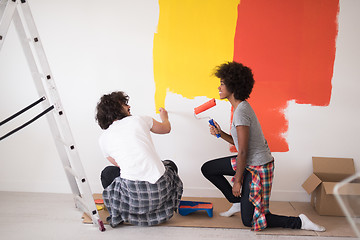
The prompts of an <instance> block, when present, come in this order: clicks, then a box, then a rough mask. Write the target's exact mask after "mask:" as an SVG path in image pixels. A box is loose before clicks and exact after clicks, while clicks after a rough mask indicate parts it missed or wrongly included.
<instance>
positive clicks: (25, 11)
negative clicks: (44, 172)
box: [0, 0, 105, 231]
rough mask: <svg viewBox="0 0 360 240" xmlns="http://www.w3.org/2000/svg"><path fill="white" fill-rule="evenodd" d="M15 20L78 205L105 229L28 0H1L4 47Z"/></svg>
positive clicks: (0, 39)
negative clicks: (49, 109) (43, 99)
mask: <svg viewBox="0 0 360 240" xmlns="http://www.w3.org/2000/svg"><path fill="white" fill-rule="evenodd" d="M12 21H13V23H14V25H15V28H16V31H17V33H18V36H19V38H20V41H21V45H22V48H23V51H24V54H25V57H26V60H27V63H28V65H29V68H30V71H31V73H32V78H33V80H34V83H35V86H36V89H37V92H38V95H39V96H40V97H43V98H46V101H44V102H43V103H42V104H43V107H44V108H49V106H50V108H52V109H51V111H50V112H49V113H48V114H46V117H47V120H48V122H49V126H50V130H51V132H52V135H53V138H54V141H55V145H56V148H57V151H58V154H59V156H60V159H61V161H62V165H63V167H64V170H65V173H66V176H67V179H68V181H69V183H70V187H71V190H72V193H73V195H74V201H75V206H76V207H77V208H79V209H80V210H82V211H83V212H85V213H87V214H88V216H90V217H91V219H92V222H93V223H94V224H95V225H96V226H98V227H99V229H100V231H105V227H104V224H103V222H102V220H101V219H100V217H99V213H98V211H97V208H96V205H95V202H94V199H93V196H92V192H91V189H90V185H89V183H88V180H87V178H86V176H85V172H84V168H83V166H82V164H81V160H80V157H79V154H78V151H77V149H76V147H75V142H74V138H73V136H72V133H71V129H70V126H69V123H68V120H67V118H66V114H65V111H64V109H63V107H62V104H61V100H60V96H59V94H58V91H57V88H56V85H55V82H54V77H53V75H52V73H51V71H50V66H49V63H48V60H47V58H46V55H45V51H44V48H43V46H42V44H41V39H40V37H39V34H38V31H37V28H36V25H35V22H34V18H33V16H32V14H31V10H30V7H29V5H28V1H27V0H0V51H1V48H2V46H3V43H4V40H5V38H6V34H7V32H8V29H9V26H10V23H11V22H12Z"/></svg>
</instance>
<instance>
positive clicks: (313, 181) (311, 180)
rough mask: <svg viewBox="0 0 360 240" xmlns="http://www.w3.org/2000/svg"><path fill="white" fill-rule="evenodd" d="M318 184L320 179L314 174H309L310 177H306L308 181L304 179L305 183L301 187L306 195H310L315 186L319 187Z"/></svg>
mask: <svg viewBox="0 0 360 240" xmlns="http://www.w3.org/2000/svg"><path fill="white" fill-rule="evenodd" d="M320 183H321V180H320V178H318V176H316V175H315V174H311V176H310V177H308V179H306V181H305V182H304V183H303V184H302V187H303V188H304V189H305V191H306V192H307V193H308V194H310V193H312V192H313V191H314V190H315V189H316V188H317V186H319V184H320Z"/></svg>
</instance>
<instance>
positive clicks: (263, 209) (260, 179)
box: [231, 158, 274, 231]
mask: <svg viewBox="0 0 360 240" xmlns="http://www.w3.org/2000/svg"><path fill="white" fill-rule="evenodd" d="M231 165H232V167H233V169H234V170H235V171H236V158H233V159H231ZM246 169H247V170H248V171H249V172H250V173H251V176H252V181H251V184H250V194H249V201H250V202H251V203H252V204H253V205H254V207H255V209H254V215H253V221H252V230H254V231H260V230H263V229H265V228H266V227H267V222H266V217H265V215H266V214H267V213H269V212H270V210H269V200H270V194H271V187H272V180H273V176H274V161H271V162H269V163H266V164H264V165H260V166H246Z"/></svg>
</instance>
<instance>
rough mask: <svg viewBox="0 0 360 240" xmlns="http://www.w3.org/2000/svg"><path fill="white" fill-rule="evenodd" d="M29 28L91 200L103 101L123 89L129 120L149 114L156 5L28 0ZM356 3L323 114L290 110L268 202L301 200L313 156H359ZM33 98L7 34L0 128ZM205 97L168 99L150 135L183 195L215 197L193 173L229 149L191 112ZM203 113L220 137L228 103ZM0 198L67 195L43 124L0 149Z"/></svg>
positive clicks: (0, 64)
mask: <svg viewBox="0 0 360 240" xmlns="http://www.w3.org/2000/svg"><path fill="white" fill-rule="evenodd" d="M30 6H31V9H32V13H33V16H34V19H35V21H36V24H37V27H38V30H39V33H40V36H41V39H42V42H43V45H44V48H45V51H46V54H47V57H48V60H49V63H50V66H51V69H52V72H53V75H54V77H55V81H56V84H57V87H58V91H59V93H60V96H61V99H62V103H63V106H64V108H65V111H66V114H67V117H68V120H69V122H70V126H71V128H72V131H73V135H74V138H75V141H76V144H77V148H78V150H79V154H80V157H81V159H82V164H83V166H84V169H85V172H86V175H87V177H88V179H89V181H90V186H91V188H92V190H93V192H101V191H102V188H101V184H100V180H99V175H100V172H101V170H102V168H103V167H105V166H106V165H107V162H106V160H105V159H103V157H102V155H101V153H100V150H99V148H98V145H97V139H98V136H99V134H100V133H101V130H100V128H99V127H98V126H97V124H96V122H95V120H94V114H95V111H94V110H95V105H96V103H97V101H98V99H99V97H100V96H101V95H102V94H103V93H107V92H110V91H113V90H124V91H125V92H127V93H128V94H129V95H130V97H131V98H130V105H131V106H132V113H133V114H146V115H151V116H153V117H155V118H158V116H156V114H155V103H154V92H155V88H154V77H153V62H152V59H153V58H152V49H153V38H154V32H155V31H156V27H157V21H158V14H159V6H158V2H157V1H155V0H152V1H150V0H126V1H125V0H121V1H116V0H107V1H93V0H91V1H89V0H78V1H72V0H61V1H60V0H52V1H45V0H31V1H30ZM359 11H360V1H357V0H343V1H340V13H339V17H338V19H339V33H338V38H337V51H336V59H335V67H334V76H333V80H332V84H333V89H332V97H331V103H330V105H329V106H328V107H314V106H310V105H298V104H296V103H294V102H289V105H288V108H287V109H286V110H285V113H286V116H287V118H288V120H289V131H288V133H287V134H286V137H287V141H288V143H289V148H290V150H289V152H285V153H273V155H274V156H275V159H276V172H275V180H274V185H273V192H272V200H297V201H308V200H309V197H308V195H307V194H306V192H305V191H304V190H303V189H302V187H301V184H302V182H303V181H304V180H305V179H306V178H307V177H308V176H309V175H310V174H311V172H312V163H311V157H312V156H332V157H351V158H354V160H355V164H356V168H357V169H359V168H360V166H359V163H360V152H359V151H358V143H359V141H358V136H359V135H360V127H359V125H358V123H359V122H360V107H359V101H360V96H359V94H358V90H360V70H359V65H360V47H359V42H360V28H359V27H358V23H359V22H360V15H359V14H358V12H359ZM37 99H38V96H37V92H36V90H35V87H34V84H33V82H32V78H31V75H30V72H29V69H28V67H27V63H26V61H25V58H24V56H23V53H22V50H21V46H20V43H19V41H18V38H17V35H16V32H15V30H14V26H11V27H10V30H9V33H8V36H7V37H6V40H5V43H4V46H3V48H2V51H1V52H0V102H1V108H0V120H3V119H5V118H6V117H8V116H10V115H12V114H13V113H15V112H16V111H18V110H20V109H21V108H23V107H25V106H26V105H28V104H30V103H31V102H33V101H35V100H37ZM205 101H207V99H206V98H205V97H197V98H195V99H186V98H183V97H182V96H181V95H177V94H172V93H168V95H167V98H166V106H165V107H166V108H167V109H168V110H169V115H170V120H171V122H172V127H173V131H172V132H171V133H170V134H169V135H161V136H159V135H157V136H155V135H154V136H153V139H154V142H155V144H156V146H157V149H158V152H159V154H160V156H161V157H162V158H164V159H165V158H169V159H172V160H174V161H175V162H176V163H177V164H178V166H179V170H180V175H181V178H182V180H183V182H184V188H185V189H184V195H186V196H218V197H220V196H221V194H220V193H219V191H218V190H216V189H215V188H214V187H213V186H212V185H211V184H210V183H209V182H207V180H205V179H204V178H203V177H202V175H201V172H200V167H201V165H202V164H203V163H204V162H205V161H207V160H209V159H213V158H216V157H221V156H224V155H228V154H229V150H228V145H227V144H226V143H223V142H221V141H220V140H218V139H216V138H214V137H212V136H210V135H209V133H208V127H207V125H208V124H207V121H206V120H205V119H203V120H196V119H195V118H194V116H193V108H194V107H196V106H198V105H199V104H201V103H204V102H205ZM217 106H218V107H216V108H213V109H210V110H209V111H207V112H206V115H209V116H211V117H213V118H215V119H216V120H217V121H218V122H219V123H221V125H222V126H223V128H225V130H226V128H227V129H228V127H227V126H229V119H228V116H229V114H226V113H225V114H224V111H223V110H221V112H220V111H219V110H220V109H228V111H229V113H230V105H229V103H228V102H224V101H217ZM41 110H42V107H41V106H38V107H36V108H34V109H32V110H31V111H29V112H28V113H26V114H24V116H21V117H19V118H18V119H16V120H14V121H13V122H11V123H8V124H6V125H4V126H1V129H0V135H1V136H2V135H3V134H5V133H7V132H8V131H10V130H11V129H13V128H15V127H17V126H18V125H20V124H21V123H22V122H24V121H26V120H28V119H29V118H31V117H32V116H34V115H35V114H37V113H38V112H40V111H41ZM0 164H1V167H0V191H29V192H71V190H70V187H69V184H68V182H67V179H66V177H65V174H64V170H63V168H62V165H61V162H60V159H59V157H58V155H57V152H56V149H55V146H54V144H53V140H52V137H51V133H50V130H49V128H48V125H47V122H46V118H43V119H40V120H38V121H36V122H35V123H33V124H32V125H30V126H28V127H26V128H25V129H23V130H22V131H20V132H18V133H16V134H14V135H12V136H11V137H8V138H7V139H5V140H3V141H1V142H0Z"/></svg>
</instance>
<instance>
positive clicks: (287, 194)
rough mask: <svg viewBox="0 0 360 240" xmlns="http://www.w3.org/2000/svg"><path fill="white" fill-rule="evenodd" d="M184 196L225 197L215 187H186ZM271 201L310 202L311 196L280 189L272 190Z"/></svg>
mask: <svg viewBox="0 0 360 240" xmlns="http://www.w3.org/2000/svg"><path fill="white" fill-rule="evenodd" d="M183 196H184V197H218V198H223V197H224V196H223V195H222V193H221V192H220V191H219V190H218V189H215V188H184V193H183ZM270 200H271V201H288V202H310V196H309V195H308V194H307V193H306V192H305V191H304V192H299V191H279V190H273V191H272V192H271V198H270Z"/></svg>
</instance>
